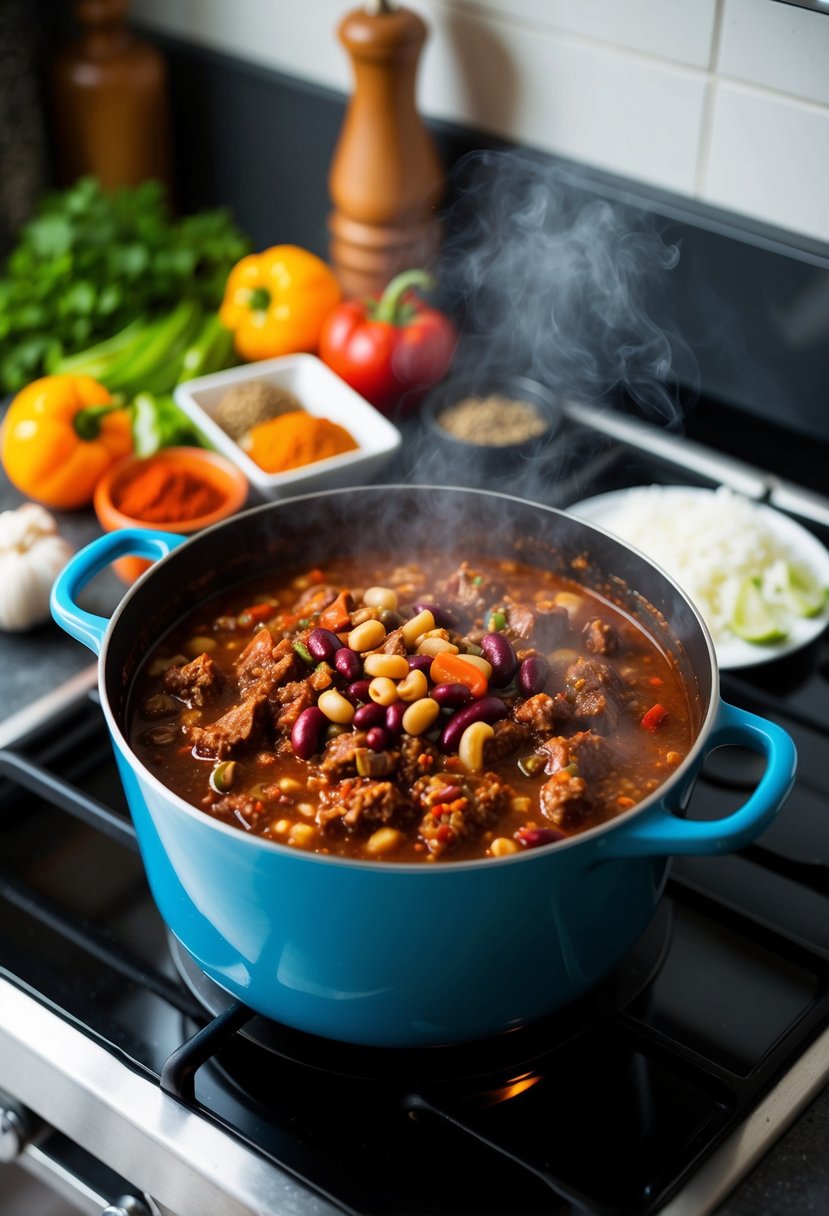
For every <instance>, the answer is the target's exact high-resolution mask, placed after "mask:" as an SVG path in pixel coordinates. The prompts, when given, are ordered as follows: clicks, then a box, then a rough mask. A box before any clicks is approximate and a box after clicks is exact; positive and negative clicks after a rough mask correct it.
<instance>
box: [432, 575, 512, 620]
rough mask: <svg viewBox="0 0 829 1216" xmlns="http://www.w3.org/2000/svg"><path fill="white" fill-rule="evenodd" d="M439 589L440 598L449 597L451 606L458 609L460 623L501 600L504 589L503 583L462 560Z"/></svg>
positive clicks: (480, 613)
mask: <svg viewBox="0 0 829 1216" xmlns="http://www.w3.org/2000/svg"><path fill="white" fill-rule="evenodd" d="M437 590H438V599H439V600H441V601H442V600H443V599H448V600H449V604H450V607H451V608H453V609H456V610H457V616H458V618H459V624H463V623H465V622H466V621H467V620H474V618H475V617H479V616H481V615H482V614H483V613H484V611H485V610H486V609H487V608H488V607H489V606H490V605H491V604H493V603H495V602H496V601H497V600H500V599H501V596H502V595H503V590H504V589H503V586H502V584H500V583H497V582H496V581H495V580H494V579H490V578H487V577H486V575H484V574H483V573H482V572H481V571H479V570H475V569H473V567H471V566H470V564H469V562H461V564H460V566H458V568H457V570H456V571H455V572H454V573H453V574H450V576H449V578H447V579H446V580H445V581H444V582H443V583H441V584H439V585H438V588H437Z"/></svg>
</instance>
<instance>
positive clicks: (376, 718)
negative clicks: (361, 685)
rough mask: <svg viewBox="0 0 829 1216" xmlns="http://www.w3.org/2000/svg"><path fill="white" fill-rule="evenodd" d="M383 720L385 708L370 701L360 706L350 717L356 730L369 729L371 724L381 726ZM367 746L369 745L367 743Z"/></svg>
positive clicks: (384, 718) (384, 719)
mask: <svg viewBox="0 0 829 1216" xmlns="http://www.w3.org/2000/svg"><path fill="white" fill-rule="evenodd" d="M385 721H386V711H385V708H384V707H383V706H382V705H375V703H374V702H373V701H370V702H369V703H368V705H361V706H360V708H359V709H358V710H357V712H356V713H355V715H354V717H353V719H352V725H353V726H355V727H356V728H357V730H369V729H370V728H371V727H372V726H382V725H383V723H384V722H385ZM369 746H371V745H370V744H369Z"/></svg>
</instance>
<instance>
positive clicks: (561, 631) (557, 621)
mask: <svg viewBox="0 0 829 1216" xmlns="http://www.w3.org/2000/svg"><path fill="white" fill-rule="evenodd" d="M571 637H572V624H571V621H570V614H569V612H568V611H567V609H566V608H562V607H561V605H560V604H552V603H547V602H546V601H545V602H544V603H541V604H536V606H535V625H534V627H533V634H532V639H533V644H534V645H535V646H537V647H538V649H539V650H553V649H555V647H556V646H563V645H564V644H565V643H566V642H567V641H568V639H569V638H571Z"/></svg>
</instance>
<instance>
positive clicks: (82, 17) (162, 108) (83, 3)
mask: <svg viewBox="0 0 829 1216" xmlns="http://www.w3.org/2000/svg"><path fill="white" fill-rule="evenodd" d="M128 7H129V4H128V0H77V2H76V4H75V7H74V13H75V17H76V19H77V21H78V23H79V25H80V26H81V33H80V35H79V37H78V38H77V39H76V40H75V41H74V42H72V43H71V44H70V45H69V46H68V47H66V49H65V50H64V51H62V52H61V53H60V54H59V55H58V57H57V59H56V60H55V63H54V67H53V88H54V102H55V135H56V150H57V158H58V170H59V173H60V177H61V180H62V181H64V182H72V181H74V180H75V179H76V178H77V177H81V176H83V175H84V174H86V173H92V174H94V175H95V176H96V177H97V178H98V180H99V181H100V182H101V185H102V186H104V187H105V188H106V189H110V190H111V189H115V188H116V187H118V186H134V185H137V184H138V183H139V182H142V181H146V180H147V179H148V178H155V179H156V180H158V181H161V182H164V183H165V185H168V186H169V184H170V125H169V113H168V100H167V68H166V64H165V62H164V59H163V58H162V56H161V54H160V53H159V52H158V51H157V50H156V49H155V47H153V46H151V45H150V44H149V43H147V42H144V41H143V40H142V39H140V38H138V37H136V36H135V34H133V33H132V31H131V30H129V29H128V28H127V25H126V23H125V22H126V15H127V9H128Z"/></svg>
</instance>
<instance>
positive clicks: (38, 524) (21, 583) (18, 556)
mask: <svg viewBox="0 0 829 1216" xmlns="http://www.w3.org/2000/svg"><path fill="white" fill-rule="evenodd" d="M71 555H72V546H71V545H70V544H69V543H68V542H67V541H65V540H64V539H63V537H62V536H59V535H58V526H57V524H56V522H55V520H54V518H53V517H52V516H51V515H50V514H49V512H48V511H46V510H45V509H44V508H43V507H40V506H37V505H36V504H35V503H33V502H31V503H24V505H23V506H22V507H18V508H17V510H16V511H3V512H0V629H3V630H6V631H8V632H15V633H16V632H19V631H20V630H23V629H31V627H32V626H33V625H37V624H39V623H40V622H41V621H45V620H46V618H47V617H48V616H49V594H50V592H51V590H52V583H53V582H54V581H55V579H56V578H57V576H58V574H59V573H60V572H61V570H62V569H63V567H64V566H65V565H66V563H67V561H68V560H69V558H70V557H71Z"/></svg>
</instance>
